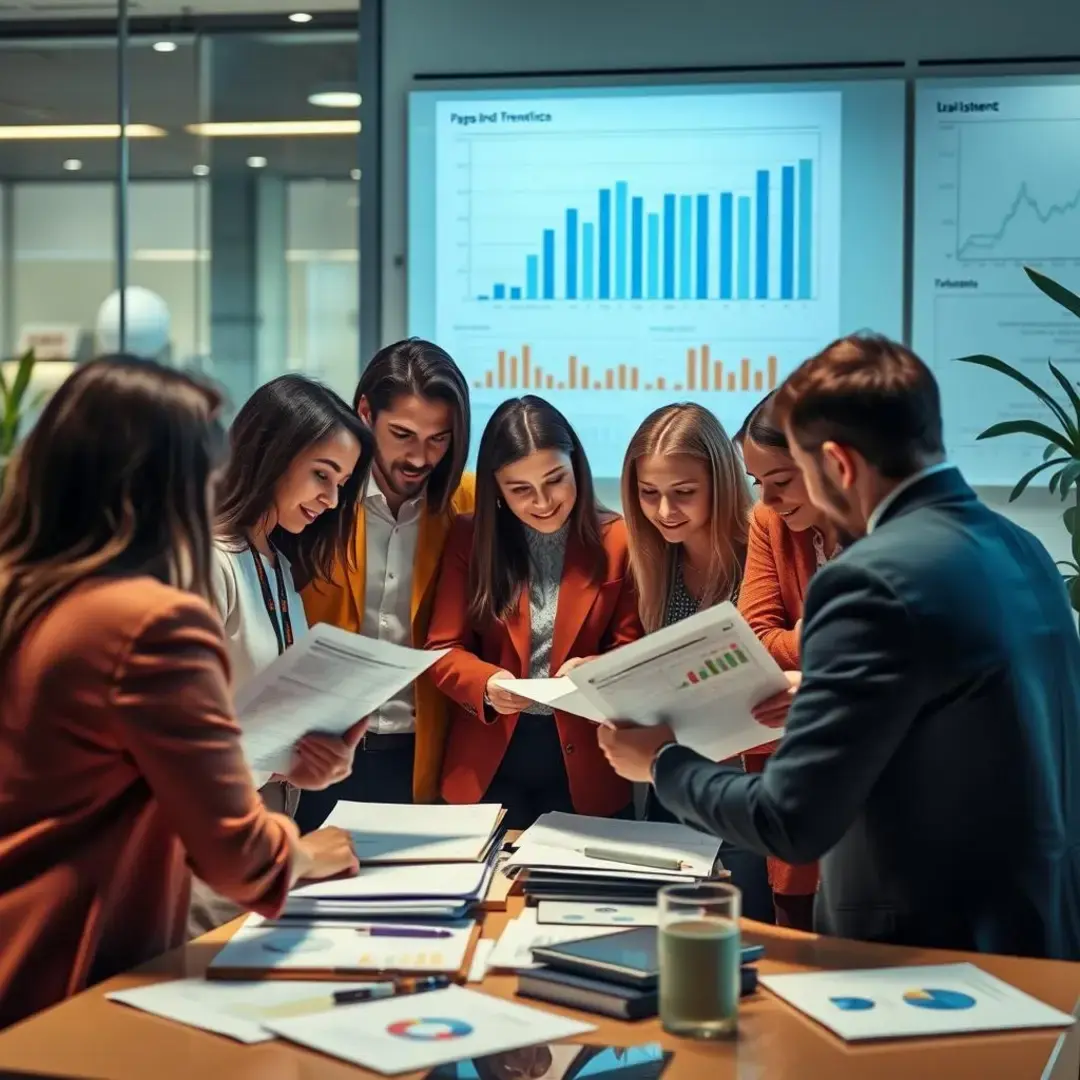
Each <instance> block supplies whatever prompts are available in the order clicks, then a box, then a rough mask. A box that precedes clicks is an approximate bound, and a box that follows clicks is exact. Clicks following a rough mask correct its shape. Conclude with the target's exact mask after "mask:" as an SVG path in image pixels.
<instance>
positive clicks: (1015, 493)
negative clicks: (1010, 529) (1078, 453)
mask: <svg viewBox="0 0 1080 1080" xmlns="http://www.w3.org/2000/svg"><path fill="white" fill-rule="evenodd" d="M1070 461H1072V458H1063V457H1059V458H1051V459H1050V460H1049V461H1044V462H1043V463H1042V464H1041V465H1036V466H1035V468H1034V469H1029V470H1028V471H1027V472H1026V473H1024V475H1023V476H1021V477H1020V481H1019V483H1017V485H1016V487H1014V488H1013V489H1012V492H1011V493H1010V495H1009V502H1015V501H1016V500H1017V499H1019V498H1020V496H1021V495H1023V494H1024V489H1025V488H1026V487H1027V486H1028V484H1030V483H1031V481H1032V480H1034V479H1035V477H1036V476H1038V475H1039V473H1041V472H1043V470H1045V469H1049V468H1052V467H1053V466H1054V465H1068V464H1069V462H1070Z"/></svg>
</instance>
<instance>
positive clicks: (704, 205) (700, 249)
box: [697, 195, 709, 300]
mask: <svg viewBox="0 0 1080 1080" xmlns="http://www.w3.org/2000/svg"><path fill="white" fill-rule="evenodd" d="M697 299H698V300H708V299H709V196H708V195H699V196H698V197H697Z"/></svg>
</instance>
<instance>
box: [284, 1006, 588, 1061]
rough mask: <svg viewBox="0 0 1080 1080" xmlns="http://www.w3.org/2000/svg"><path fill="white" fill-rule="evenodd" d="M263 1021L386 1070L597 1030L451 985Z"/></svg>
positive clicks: (322, 1048) (347, 1057)
mask: <svg viewBox="0 0 1080 1080" xmlns="http://www.w3.org/2000/svg"><path fill="white" fill-rule="evenodd" d="M264 1027H266V1028H267V1029H268V1030H270V1031H272V1032H274V1033H275V1034H276V1035H280V1036H281V1037H282V1038H283V1039H288V1040H289V1041H290V1042H294V1043H298V1044H299V1045H301V1046H307V1047H310V1048H311V1049H312V1050H318V1051H320V1052H321V1053H323V1054H329V1055H330V1056H331V1057H336V1058H340V1059H341V1060H343V1061H351V1062H352V1063H353V1064H354V1065H359V1066H361V1067H362V1068H365V1069H372V1070H374V1071H375V1072H380V1073H385V1074H387V1075H391V1076H392V1075H396V1074H397V1073H407V1072H413V1071H414V1070H416V1069H430V1068H432V1067H433V1066H435V1065H441V1064H442V1063H443V1062H446V1061H458V1060H460V1059H462V1058H475V1057H483V1056H484V1055H485V1054H498V1053H502V1052H504V1051H507V1050H516V1049H517V1048H518V1047H521V1046H532V1045H534V1044H535V1043H546V1042H553V1041H556V1040H558V1039H569V1038H573V1037H574V1036H576V1035H583V1034H585V1033H586V1032H589V1031H595V1030H596V1027H595V1025H593V1024H588V1023H582V1021H580V1020H571V1019H569V1018H568V1017H565V1016H556V1015H554V1014H553V1013H546V1012H541V1011H540V1010H539V1009H532V1008H529V1007H527V1006H525V1005H518V1004H516V1003H515V1002H512V1001H503V1000H502V999H501V998H495V997H489V996H488V995H487V994H480V993H477V992H476V991H475V990H465V989H462V988H461V987H460V986H450V987H447V989H445V990H432V991H429V992H427V993H423V994H404V995H402V996H400V997H393V998H384V999H383V1000H382V1001H372V1002H364V1003H363V1004H362V1005H339V1006H338V1007H337V1008H335V1009H333V1010H332V1011H330V1012H325V1013H320V1014H316V1015H312V1016H305V1017H298V1018H296V1019H292V1020H269V1021H265V1022H264Z"/></svg>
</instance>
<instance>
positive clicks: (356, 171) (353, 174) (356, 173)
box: [349, 169, 360, 180]
mask: <svg viewBox="0 0 1080 1080" xmlns="http://www.w3.org/2000/svg"><path fill="white" fill-rule="evenodd" d="M349 176H350V177H351V178H352V179H353V180H359V179H360V170H359V169H350V170H349Z"/></svg>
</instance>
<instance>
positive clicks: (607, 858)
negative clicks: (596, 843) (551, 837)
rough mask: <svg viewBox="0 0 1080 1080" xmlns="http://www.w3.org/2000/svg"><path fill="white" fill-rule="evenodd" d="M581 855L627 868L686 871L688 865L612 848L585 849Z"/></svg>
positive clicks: (661, 857) (664, 858)
mask: <svg viewBox="0 0 1080 1080" xmlns="http://www.w3.org/2000/svg"><path fill="white" fill-rule="evenodd" d="M581 854H582V855H584V856H585V858H587V859H599V860H600V861H602V862H619V863H625V864H626V865H627V866H644V867H648V868H649V869H650V870H686V869H688V867H689V864H688V863H686V862H684V861H683V860H682V859H670V858H666V857H665V856H663V855H642V854H639V853H638V852H635V851H617V850H615V849H614V848H600V847H587V848H583V849H582V852H581Z"/></svg>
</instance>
